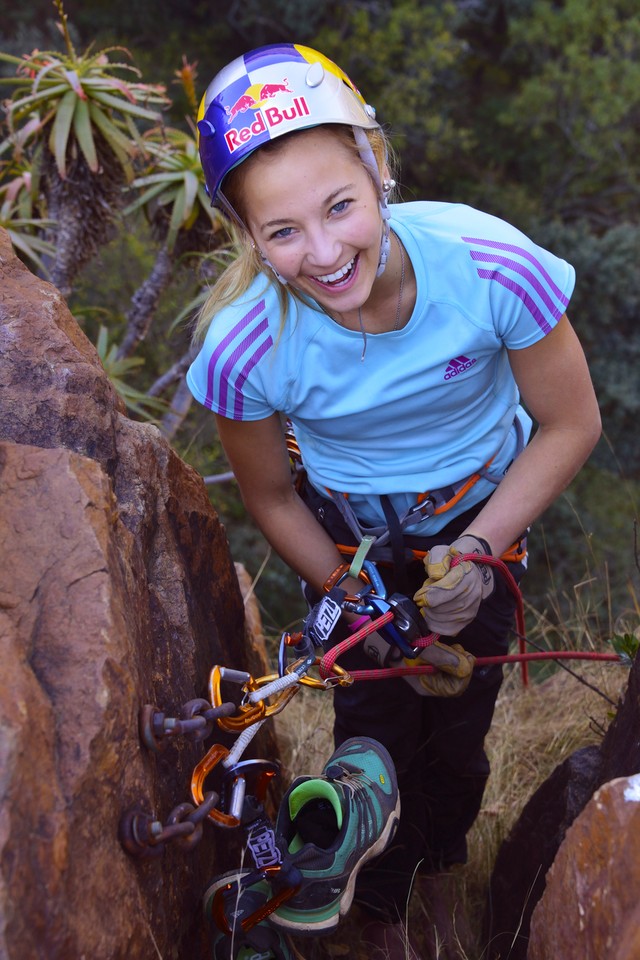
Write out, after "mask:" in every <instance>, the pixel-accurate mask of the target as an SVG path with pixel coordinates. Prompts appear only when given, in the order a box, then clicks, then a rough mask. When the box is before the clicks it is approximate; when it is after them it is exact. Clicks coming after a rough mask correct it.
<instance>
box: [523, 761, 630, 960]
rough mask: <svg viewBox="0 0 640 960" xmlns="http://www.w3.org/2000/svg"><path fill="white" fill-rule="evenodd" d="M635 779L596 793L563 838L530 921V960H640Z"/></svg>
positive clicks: (611, 784)
mask: <svg viewBox="0 0 640 960" xmlns="http://www.w3.org/2000/svg"><path fill="white" fill-rule="evenodd" d="M639 891H640V775H638V774H636V775H635V776H633V777H621V778H618V779H617V780H611V781H610V782H609V783H606V784H605V785H604V786H602V787H600V789H599V790H598V791H597V793H595V794H594V796H593V798H592V799H591V800H590V801H589V803H588V804H587V806H586V807H585V809H584V810H583V811H582V813H581V814H580V816H579V817H578V818H577V819H576V821H575V822H574V823H573V825H572V826H571V827H570V829H569V830H568V832H567V836H566V838H565V840H564V842H563V844H562V846H561V847H560V850H559V852H558V856H557V857H556V859H555V861H554V863H553V866H552V867H551V870H550V871H549V873H548V874H547V880H546V889H545V892H544V896H543V897H542V899H541V900H540V902H539V903H538V905H537V907H536V909H535V911H534V914H533V917H532V920H531V941H530V944H529V952H528V954H527V958H528V960H557V958H558V957H562V958H563V960H572V958H576V960H578V958H579V960H603V958H604V957H606V958H607V960H638V957H640V906H639V905H638V892H639Z"/></svg>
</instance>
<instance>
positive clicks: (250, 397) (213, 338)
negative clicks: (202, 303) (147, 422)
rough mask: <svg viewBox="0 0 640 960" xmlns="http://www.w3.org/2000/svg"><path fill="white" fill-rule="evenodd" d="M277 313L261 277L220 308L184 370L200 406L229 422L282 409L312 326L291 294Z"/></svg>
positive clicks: (274, 295)
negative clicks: (238, 296)
mask: <svg viewBox="0 0 640 960" xmlns="http://www.w3.org/2000/svg"><path fill="white" fill-rule="evenodd" d="M287 304H288V306H287V310H285V315H284V318H283V317H282V310H281V301H280V297H279V295H278V290H277V288H276V287H275V285H274V284H273V283H270V282H269V281H268V280H267V278H266V277H259V278H257V279H256V280H255V281H254V283H253V284H252V286H251V288H250V289H249V290H248V291H247V293H246V294H245V295H244V296H242V297H241V298H238V299H237V300H236V301H234V302H233V303H231V304H229V305H228V306H226V307H224V308H223V309H222V310H220V311H219V312H218V313H217V314H216V315H215V317H214V318H213V320H212V321H211V324H210V326H209V329H208V331H207V335H206V337H205V340H204V343H203V344H202V347H201V349H200V351H199V353H198V354H197V355H196V357H195V359H194V360H193V362H192V363H191V366H190V367H189V370H188V372H187V385H188V387H189V389H190V391H191V393H192V394H193V396H194V397H195V398H196V400H198V401H199V402H200V403H202V404H203V405H204V406H205V407H207V408H208V409H210V410H213V411H214V412H216V413H219V414H220V415H221V416H224V417H228V418H230V419H234V420H251V419H261V418H264V417H266V416H269V415H270V413H272V412H273V411H274V410H278V409H282V408H283V406H282V405H283V403H284V402H285V396H286V391H287V388H288V384H289V383H290V381H291V379H292V377H295V376H296V374H297V371H298V366H299V360H300V355H301V353H302V352H303V351H304V349H305V345H306V340H307V339H308V338H309V336H310V335H312V334H313V330H314V325H313V324H312V323H311V324H310V323H308V322H305V320H307V319H308V318H307V317H306V315H305V316H304V317H303V314H305V311H308V310H309V308H307V307H305V306H304V304H301V303H299V302H298V300H297V299H294V298H293V297H292V296H291V295H289V297H288V301H287Z"/></svg>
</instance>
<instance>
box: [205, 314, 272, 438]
mask: <svg viewBox="0 0 640 960" xmlns="http://www.w3.org/2000/svg"><path fill="white" fill-rule="evenodd" d="M268 325H269V321H268V319H267V318H266V317H265V318H264V320H261V321H260V323H259V324H258V325H257V327H254V328H253V329H252V330H250V331H249V333H248V335H247V336H246V337H245V338H244V340H241V341H240V343H239V344H237V346H236V347H235V349H234V350H232V352H231V353H230V354H229V356H228V357H227V359H226V360H225V362H224V366H223V368H222V370H221V372H220V382H219V385H218V409H219V411H220V413H221V414H222V416H223V417H226V416H228V414H227V394H228V391H229V387H230V386H233V385H232V384H231V383H230V381H229V375H230V374H231V372H232V371H233V368H234V367H235V365H236V363H237V362H238V360H239V359H240V357H241V356H242V355H243V354H244V353H246V352H247V350H249V349H250V348H251V347H252V346H253V344H254V343H255V342H256V340H258V339H259V338H260V337H261V336H262V334H263V333H264V332H265V330H267V329H268ZM272 343H273V341H272V339H271V337H269V336H268V337H267V348H268V347H270V346H271V344H272ZM261 350H262V347H261V346H258V348H257V349H256V350H254V352H253V353H252V355H251V357H250V358H249V361H248V363H249V364H250V366H249V370H251V369H252V368H253V367H254V366H255V364H256V363H257V362H258V359H259V356H262V353H261V352H260V351H261ZM262 352H264V351H263V350H262ZM258 355H259V356H258ZM245 368H246V364H245ZM243 369H244V368H243ZM245 380H246V376H245ZM243 382H244V381H243ZM234 392H235V391H234ZM234 407H235V400H234ZM234 419H235V418H234Z"/></svg>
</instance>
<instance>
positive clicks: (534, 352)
mask: <svg viewBox="0 0 640 960" xmlns="http://www.w3.org/2000/svg"><path fill="white" fill-rule="evenodd" d="M509 360H510V363H511V369H512V370H513V374H514V376H515V379H516V382H517V384H518V387H519V389H520V392H521V395H522V399H523V401H524V403H525V404H526V407H527V409H528V410H529V412H530V413H531V416H532V417H533V418H534V420H536V421H537V422H538V424H539V428H538V430H537V432H536V434H535V436H534V437H533V439H532V441H531V443H530V444H529V445H528V446H527V447H526V448H525V450H524V451H523V452H522V453H521V454H520V456H519V457H518V458H517V460H516V461H515V463H514V464H513V465H512V466H511V467H510V469H509V471H508V473H507V475H506V477H505V478H504V480H503V481H502V483H501V484H500V486H499V487H498V488H497V490H496V491H495V493H494V494H493V496H492V497H491V499H490V500H489V502H488V503H487V505H486V506H485V507H484V509H483V510H482V511H481V512H480V513H479V514H478V516H477V517H476V518H475V519H474V521H473V523H472V524H471V525H470V527H469V529H468V530H467V531H465V532H466V533H472V534H475V535H476V536H479V537H483V538H484V539H485V540H487V541H488V542H489V543H490V544H491V548H492V550H493V553H494V554H495V555H497V556H499V555H500V554H501V553H503V552H504V550H506V549H507V548H508V547H509V546H510V544H511V543H513V541H514V540H515V539H516V537H518V536H519V534H521V533H522V531H523V530H526V528H527V527H528V526H529V525H530V524H531V523H532V522H533V521H534V520H535V519H536V518H537V517H539V516H540V514H541V513H543V511H544V510H546V508H547V507H548V506H549V505H550V504H551V503H552V502H553V501H554V500H555V499H556V497H558V496H559V494H560V493H562V491H563V490H564V489H565V488H566V487H567V486H568V484H569V483H570V482H571V480H572V479H573V478H574V476H575V475H576V474H577V472H578V470H579V469H580V467H581V466H582V464H583V463H584V462H585V460H586V459H587V457H588V456H589V454H590V453H591V451H592V450H593V448H594V446H595V445H596V443H597V442H598V438H599V437H600V432H601V423H600V412H599V410H598V402H597V400H596V396H595V393H594V390H593V385H592V383H591V377H590V375H589V370H588V368H587V362H586V359H585V356H584V352H583V350H582V347H581V346H580V343H579V341H578V338H577V336H576V334H575V332H574V330H573V328H572V326H571V324H570V323H569V320H568V318H567V317H566V316H564V317H563V318H562V320H561V321H560V322H559V324H558V325H557V327H556V328H555V329H554V330H553V331H552V332H551V333H550V334H548V335H547V336H546V337H544V338H543V339H542V340H541V341H539V342H538V343H536V344H534V345H533V346H531V347H526V348H525V349H524V350H511V351H509Z"/></svg>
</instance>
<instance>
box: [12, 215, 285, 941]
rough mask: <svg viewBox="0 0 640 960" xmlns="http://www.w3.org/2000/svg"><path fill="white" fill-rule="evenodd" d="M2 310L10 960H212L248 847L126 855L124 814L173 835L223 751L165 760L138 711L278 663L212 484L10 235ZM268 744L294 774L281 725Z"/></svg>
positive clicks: (187, 746) (176, 752)
mask: <svg viewBox="0 0 640 960" xmlns="http://www.w3.org/2000/svg"><path fill="white" fill-rule="evenodd" d="M0 290H1V291H2V292H1V294H0V556H1V558H2V560H1V563H0V638H1V644H2V647H1V649H2V658H1V660H0V957H2V958H5V957H6V958H7V960H31V958H35V957H38V958H46V960H74V958H81V957H91V958H92V960H119V958H125V957H126V958H127V960H137V958H145V960H147V958H149V960H151V958H157V957H159V956H162V957H163V958H164V960H169V958H176V960H181V958H185V960H186V958H189V960H194V958H199V957H200V956H204V955H205V953H204V948H203V944H202V938H203V930H202V921H201V914H200V900H201V895H202V893H203V891H204V889H205V887H206V884H207V882H208V881H209V879H210V878H211V876H212V875H213V874H215V873H218V872H219V871H221V870H224V869H226V868H227V867H229V866H235V865H236V864H237V862H238V859H237V858H238V843H239V837H238V832H237V831H228V830H227V831H225V830H221V829H219V828H217V827H215V826H214V825H213V824H212V823H211V822H208V823H206V824H205V830H204V836H203V839H202V841H201V843H200V844H199V845H198V846H197V847H196V848H195V849H194V850H193V851H192V852H191V853H189V854H185V853H182V852H180V851H178V850H176V848H175V846H172V845H171V844H169V845H167V849H166V851H165V853H164V855H163V856H162V857H160V858H153V859H148V860H134V859H132V858H130V857H129V856H128V855H127V854H126V853H125V852H124V851H123V849H122V848H121V846H120V844H119V842H118V839H117V830H118V823H119V820H120V817H121V814H122V812H123V811H124V810H125V809H126V808H127V807H128V806H129V805H131V804H133V803H139V804H140V805H141V806H142V807H143V808H144V809H145V810H148V812H149V813H153V814H155V815H156V816H157V817H158V818H159V819H161V820H163V821H165V820H166V817H167V816H168V814H169V813H170V811H171V810H172V809H173V808H174V807H175V806H176V805H177V804H179V803H182V802H184V801H189V800H190V799H191V798H190V795H189V782H190V775H191V771H192V769H193V766H194V764H195V763H196V762H197V761H198V760H199V759H200V757H201V756H202V755H203V752H204V750H205V746H203V744H202V743H191V742H188V741H186V740H184V739H183V740H177V741H176V742H175V743H172V744H170V745H169V746H168V747H167V749H166V750H165V751H163V752H162V753H161V754H159V755H156V754H151V753H149V751H147V750H146V749H145V748H144V747H143V746H142V745H141V743H140V739H139V736H138V729H137V718H138V711H139V708H140V706H141V705H142V704H144V703H153V704H157V705H158V707H160V708H161V709H162V710H164V711H165V712H166V713H167V714H168V715H175V714H176V712H177V711H178V710H179V708H180V706H181V705H182V704H183V703H185V702H186V701H187V700H190V699H192V698H194V697H205V698H206V697H207V679H208V675H209V671H210V669H211V666H212V665H213V664H215V663H224V664H228V665H232V666H234V667H237V668H241V669H248V670H250V671H251V672H252V673H254V675H260V674H262V673H263V672H264V668H265V664H264V658H263V649H262V648H261V647H260V645H259V643H258V644H256V645H255V646H253V647H252V645H251V644H250V643H247V639H248V637H249V631H248V628H247V625H246V622H245V616H244V608H243V599H242V594H241V591H240V587H239V584H238V578H237V575H236V571H235V569H234V565H233V563H232V560H231V557H230V555H229V549H228V543H227V539H226V536H225V532H224V528H223V527H222V525H221V524H220V522H219V520H218V518H217V516H216V514H215V511H214V510H213V509H212V507H211V505H210V503H209V500H208V497H207V494H206V490H205V487H204V485H203V483H202V480H201V479H200V478H199V476H198V475H197V474H196V472H195V471H193V470H192V469H191V468H190V467H188V466H187V465H185V464H184V463H183V462H182V461H181V460H180V458H179V457H178V456H177V455H176V454H175V453H174V452H173V451H172V450H171V448H170V447H169V446H168V444H167V443H166V442H165V441H164V440H163V438H162V437H161V435H160V433H159V431H158V430H157V429H156V428H155V427H153V426H150V425H147V424H140V423H136V422H134V421H131V420H129V419H128V418H127V417H126V416H125V414H124V410H123V407H122V404H121V402H120V401H119V399H118V397H117V395H116V394H115V392H114V390H113V388H112V387H111V385H110V383H109V381H108V379H107V377H106V376H105V374H104V372H103V370H102V366H101V364H100V361H99V359H98V357H97V354H96V352H95V349H94V348H93V346H92V345H91V343H90V342H89V341H88V340H87V339H86V337H85V336H84V335H83V333H82V332H81V331H80V329H79V327H78V326H77V324H76V322H75V321H74V319H73V317H72V316H71V314H70V313H69V311H68V309H67V307H66V304H65V303H64V301H63V300H62V298H61V297H60V296H59V294H58V293H57V292H56V291H55V289H54V288H53V287H52V286H50V285H49V284H47V283H45V282H43V281H40V280H37V279H36V278H34V277H33V276H32V274H30V273H29V271H28V270H27V269H26V268H25V267H24V266H23V265H22V264H21V263H20V262H19V261H18V260H17V259H16V257H15V256H14V255H13V252H12V248H11V245H10V243H9V241H8V238H7V236H6V234H5V233H4V232H3V231H0ZM217 739H219V740H221V741H222V742H225V741H224V740H223V738H222V737H217ZM210 742H211V740H208V741H206V746H209V744H210ZM254 744H255V745H254ZM254 744H252V748H253V749H254V750H255V754H254V755H257V756H263V757H273V756H276V755H277V751H276V746H275V740H274V736H273V733H272V731H271V730H270V728H269V725H267V726H265V728H263V731H261V733H260V735H259V737H258V738H257V740H256V741H255V742H254Z"/></svg>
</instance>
